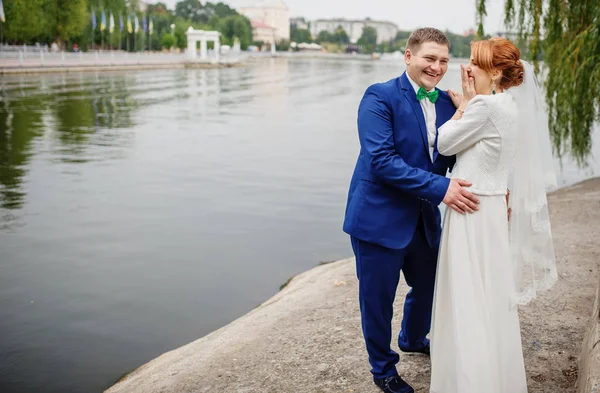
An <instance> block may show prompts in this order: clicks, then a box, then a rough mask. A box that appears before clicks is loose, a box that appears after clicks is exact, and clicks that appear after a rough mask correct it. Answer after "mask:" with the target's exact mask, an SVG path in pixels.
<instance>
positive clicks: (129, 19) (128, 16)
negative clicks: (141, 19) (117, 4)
mask: <svg viewBox="0 0 600 393" xmlns="http://www.w3.org/2000/svg"><path fill="white" fill-rule="evenodd" d="M127 32H128V33H129V34H131V33H133V28H132V27H131V16H130V15H127Z"/></svg>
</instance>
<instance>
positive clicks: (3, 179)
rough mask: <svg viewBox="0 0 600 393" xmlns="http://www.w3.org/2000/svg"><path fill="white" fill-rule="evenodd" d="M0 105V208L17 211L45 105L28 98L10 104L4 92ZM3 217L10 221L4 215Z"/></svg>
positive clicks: (41, 128) (23, 196) (23, 194)
mask: <svg viewBox="0 0 600 393" xmlns="http://www.w3.org/2000/svg"><path fill="white" fill-rule="evenodd" d="M1 93H2V104H0V207H1V208H2V209H19V208H21V207H22V206H23V203H24V198H25V193H24V191H23V189H22V183H23V177H24V175H25V173H26V170H27V168H26V166H27V164H28V162H29V160H30V158H31V156H32V154H34V153H33V152H32V150H31V149H32V146H31V145H32V142H33V140H34V139H35V138H36V137H38V136H40V135H41V134H42V132H43V125H42V114H43V111H44V104H45V103H44V101H43V100H42V99H40V98H39V97H36V96H35V95H34V96H30V95H27V96H25V97H23V98H21V99H20V100H19V101H12V100H10V99H9V98H8V97H7V95H6V91H5V90H4V89H3V90H2V91H1ZM3 216H4V217H11V216H7V215H4V214H3Z"/></svg>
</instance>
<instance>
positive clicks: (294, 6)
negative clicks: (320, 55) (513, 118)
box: [147, 0, 505, 34]
mask: <svg viewBox="0 0 600 393" xmlns="http://www.w3.org/2000/svg"><path fill="white" fill-rule="evenodd" d="M147 1H148V2H149V3H150V2H156V1H158V0H156V1H155V0H147ZM162 1H163V2H164V3H166V4H167V5H168V6H169V7H170V8H171V9H173V8H175V3H177V0H162ZM205 1H206V0H201V2H202V3H204V2H205ZM218 1H219V0H212V2H214V3H216V2H218ZM284 1H285V3H286V4H287V5H288V7H290V14H291V16H292V17H296V16H304V17H305V18H307V19H309V20H311V19H318V18H346V19H363V18H365V17H370V18H371V19H381V20H389V21H390V22H394V23H396V24H397V25H398V27H399V28H400V29H401V30H412V29H414V28H417V27H424V26H433V27H437V28H438V29H441V30H446V29H448V30H450V31H452V32H454V33H463V32H464V31H466V30H468V29H469V28H471V27H475V0H411V1H407V0H284ZM223 2H224V3H227V4H229V5H230V6H232V7H234V8H237V7H239V6H240V5H246V4H249V3H250V4H251V3H253V2H255V3H256V2H258V0H257V1H253V0H224V1H223ZM487 2H488V17H487V18H486V20H485V24H484V28H485V29H486V32H487V33H490V34H493V33H496V32H498V31H503V30H504V25H503V23H502V21H503V17H504V2H505V0H487ZM425 7H427V8H425Z"/></svg>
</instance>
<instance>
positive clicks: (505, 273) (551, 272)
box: [430, 38, 557, 393]
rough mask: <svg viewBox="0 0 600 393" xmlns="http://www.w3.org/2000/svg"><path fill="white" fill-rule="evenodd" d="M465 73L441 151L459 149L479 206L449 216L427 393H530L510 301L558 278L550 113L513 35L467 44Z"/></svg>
mask: <svg viewBox="0 0 600 393" xmlns="http://www.w3.org/2000/svg"><path fill="white" fill-rule="evenodd" d="M461 74H462V87H463V94H456V93H454V92H451V91H450V92H449V94H450V95H451V97H452V100H453V101H454V104H455V106H456V107H457V109H456V113H455V114H454V116H453V117H452V119H451V120H449V121H448V122H447V123H445V124H444V125H443V126H442V127H440V129H439V135H438V141H437V147H438V150H439V152H440V154H443V155H448V156H449V155H454V154H456V165H455V167H454V169H453V171H452V177H453V178H461V179H469V181H471V182H472V184H473V185H472V187H470V189H469V190H470V191H471V192H472V193H474V194H477V195H478V196H479V199H480V204H479V210H478V211H476V212H475V213H473V214H460V213H458V212H457V211H455V210H453V209H446V212H445V216H444V225H443V232H442V240H441V245H440V253H439V259H438V271H437V276H436V284H435V300H434V306H433V321H432V331H431V388H430V392H431V393H526V392H527V383H526V376H525V367H524V362H523V352H522V348H521V336H520V327H519V317H518V314H517V308H516V305H517V304H525V303H527V302H528V301H530V300H532V299H533V298H534V297H535V295H536V291H537V290H541V289H546V288H549V287H550V286H551V285H552V284H553V283H554V282H555V281H556V277H557V274H556V265H555V261H554V251H553V246H552V236H551V232H550V222H549V217H548V208H547V200H546V187H547V186H549V185H551V183H552V177H553V175H552V161H551V160H552V156H551V149H550V144H549V138H548V128H547V127H548V126H547V117H546V113H545V111H544V108H543V102H542V98H541V94H540V90H539V86H538V85H537V81H536V79H535V75H534V73H533V69H532V67H531V66H530V65H529V64H527V63H526V62H524V61H522V60H521V59H520V52H519V49H518V48H517V47H516V46H515V45H514V44H513V43H511V42H510V41H508V40H506V39H504V38H492V39H489V40H484V41H477V42H474V43H472V46H471V60H470V63H469V64H468V65H467V66H461ZM507 189H508V190H510V198H508V196H507ZM507 200H508V202H507ZM507 203H508V206H507ZM507 208H509V209H508V211H509V217H507Z"/></svg>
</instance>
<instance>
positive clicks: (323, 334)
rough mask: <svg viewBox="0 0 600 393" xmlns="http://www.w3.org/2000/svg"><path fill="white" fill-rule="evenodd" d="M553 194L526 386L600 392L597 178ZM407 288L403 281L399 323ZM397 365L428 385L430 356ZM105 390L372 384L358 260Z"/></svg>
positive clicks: (265, 392)
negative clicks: (551, 277) (552, 279)
mask: <svg viewBox="0 0 600 393" xmlns="http://www.w3.org/2000/svg"><path fill="white" fill-rule="evenodd" d="M549 201H550V214H551V219H552V230H553V235H554V245H555V249H556V257H557V264H558V270H559V280H558V282H557V284H556V285H555V286H554V287H553V288H552V290H550V291H548V292H545V293H543V294H542V295H541V296H540V297H538V298H537V299H536V300H534V301H533V302H532V303H530V304H529V305H527V306H524V307H522V308H521V309H520V319H521V331H522V338H523V350H524V354H525V364H526V369H527V376H528V386H529V393H541V392H544V393H575V392H576V391H577V392H578V393H590V392H600V388H599V383H600V381H599V379H598V374H599V373H600V352H599V351H600V344H599V343H598V340H599V339H600V337H599V336H600V328H599V326H598V324H599V323H600V315H598V313H599V312H600V311H599V309H598V307H599V304H598V303H599V300H598V299H596V304H595V309H594V310H595V311H594V316H593V318H590V317H591V314H592V309H593V307H594V297H595V295H596V293H597V291H598V288H597V286H598V279H599V277H600V261H599V257H600V241H598V234H599V233H600V179H591V180H588V181H585V182H582V183H579V184H576V185H574V186H571V187H568V188H564V189H560V190H558V191H555V192H553V193H552V194H551V195H549ZM406 291H407V286H406V284H405V282H404V281H402V282H401V284H400V285H399V288H398V296H397V301H396V305H395V306H396V307H395V309H396V316H395V319H394V322H393V326H394V331H395V332H398V330H399V325H400V319H401V310H402V308H401V301H402V299H403V298H404V295H405V294H406ZM584 337H586V342H585V345H583V343H584ZM393 341H395V340H393ZM392 347H393V348H397V347H396V344H395V343H392ZM579 366H581V369H580V368H579ZM398 370H399V372H400V374H401V375H402V376H403V377H405V379H407V380H408V381H409V382H410V383H411V384H412V385H413V386H414V387H415V391H416V392H420V393H426V392H428V391H429V372H430V365H429V358H427V357H425V356H423V355H401V362H400V364H399V367H398ZM579 372H581V378H580V381H579V383H578V382H577V378H578V373H579ZM578 386H579V389H578ZM106 392H107V393H155V392H156V393H158V392H162V393H165V392H173V393H186V392H190V393H191V392H194V393H217V392H240V393H241V392H244V393H250V392H256V393H270V392H273V393H287V392H289V393H302V392H306V393H316V392H356V393H358V392H360V393H369V392H372V393H375V392H378V390H377V389H376V387H375V386H374V385H373V383H372V381H371V377H370V373H369V365H368V362H367V354H366V351H365V346H364V343H363V339H362V334H361V328H360V313H359V309H358V288H357V279H356V275H355V271H354V260H353V259H346V260H342V261H338V262H334V263H330V264H326V265H322V266H318V267H316V268H314V269H311V270H309V271H307V272H304V273H301V274H299V275H297V276H296V277H294V278H293V279H292V280H291V281H290V282H289V284H288V285H287V286H286V287H285V288H284V289H283V290H281V291H280V292H279V293H277V294H276V295H275V296H273V297H272V298H271V299H269V300H267V301H266V302H264V303H263V304H262V305H260V306H259V307H257V308H256V309H254V310H252V311H250V312H249V313H248V314H246V315H244V316H242V317H241V318H239V319H237V320H235V321H233V322H232V323H230V324H228V325H226V326H224V327H222V328H221V329H219V330H217V331H215V332H213V333H211V334H209V335H207V336H205V337H202V338H200V339H198V340H196V341H194V342H192V343H190V344H187V345H185V346H183V347H180V348H178V349H175V350H173V351H170V352H167V353H165V354H163V355H161V356H160V357H158V358H156V359H154V360H152V361H150V362H149V363H147V364H145V365H143V366H141V367H139V368H138V369H136V370H134V371H133V372H131V373H129V374H127V375H126V376H124V377H123V378H122V379H121V380H120V381H119V382H117V383H116V384H115V385H114V386H112V387H111V388H109V389H108V390H107V391H106Z"/></svg>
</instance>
